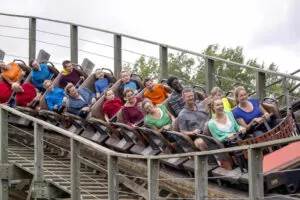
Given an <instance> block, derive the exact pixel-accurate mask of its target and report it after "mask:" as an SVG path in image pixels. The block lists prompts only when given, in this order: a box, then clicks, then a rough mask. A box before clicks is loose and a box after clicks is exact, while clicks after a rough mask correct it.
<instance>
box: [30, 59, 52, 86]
mask: <svg viewBox="0 0 300 200" xmlns="http://www.w3.org/2000/svg"><path fill="white" fill-rule="evenodd" d="M40 67H41V71H39V70H32V72H31V82H32V84H33V85H34V86H35V87H36V88H38V89H39V90H40V91H44V90H45V89H44V87H43V84H44V81H45V80H50V79H51V77H52V75H53V73H52V72H51V71H50V70H49V68H48V67H47V65H46V64H40Z"/></svg>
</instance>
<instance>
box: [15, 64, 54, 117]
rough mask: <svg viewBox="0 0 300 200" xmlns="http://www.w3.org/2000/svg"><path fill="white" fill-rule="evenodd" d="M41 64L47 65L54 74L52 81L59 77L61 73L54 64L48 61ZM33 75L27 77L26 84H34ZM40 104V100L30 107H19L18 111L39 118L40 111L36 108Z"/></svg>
mask: <svg viewBox="0 0 300 200" xmlns="http://www.w3.org/2000/svg"><path fill="white" fill-rule="evenodd" d="M41 64H46V65H47V67H48V69H49V71H50V72H52V73H53V76H52V77H51V80H54V79H55V78H56V77H57V75H58V74H59V71H58V70H57V69H56V68H55V66H54V65H53V63H52V62H48V61H47V62H46V61H44V62H42V63H41ZM31 74H32V72H30V74H29V76H27V78H26V80H25V82H26V83H31V84H32V81H31ZM42 95H43V94H42ZM41 97H42V96H41ZM39 104H40V100H38V101H34V102H32V104H31V106H30V107H21V106H17V107H16V109H17V110H19V111H21V112H24V113H26V114H29V115H32V116H37V114H38V111H37V110H36V109H35V108H36V107H37V106H38V105H39Z"/></svg>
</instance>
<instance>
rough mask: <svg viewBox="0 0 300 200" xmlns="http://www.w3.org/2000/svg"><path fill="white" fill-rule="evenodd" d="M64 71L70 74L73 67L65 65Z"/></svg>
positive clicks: (69, 64) (68, 64)
mask: <svg viewBox="0 0 300 200" xmlns="http://www.w3.org/2000/svg"><path fill="white" fill-rule="evenodd" d="M65 70H66V71H67V72H70V73H71V72H72V71H73V65H72V63H66V65H65Z"/></svg>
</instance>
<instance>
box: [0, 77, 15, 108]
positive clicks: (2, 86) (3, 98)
mask: <svg viewBox="0 0 300 200" xmlns="http://www.w3.org/2000/svg"><path fill="white" fill-rule="evenodd" d="M0 92H1V95H0V103H6V102H7V101H8V99H9V97H10V96H11V94H12V90H11V86H10V85H8V84H7V83H6V82H0Z"/></svg>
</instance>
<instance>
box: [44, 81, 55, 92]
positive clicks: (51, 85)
mask: <svg viewBox="0 0 300 200" xmlns="http://www.w3.org/2000/svg"><path fill="white" fill-rule="evenodd" d="M44 88H45V89H46V90H49V91H53V84H52V82H51V81H47V82H45V84H44Z"/></svg>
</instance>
